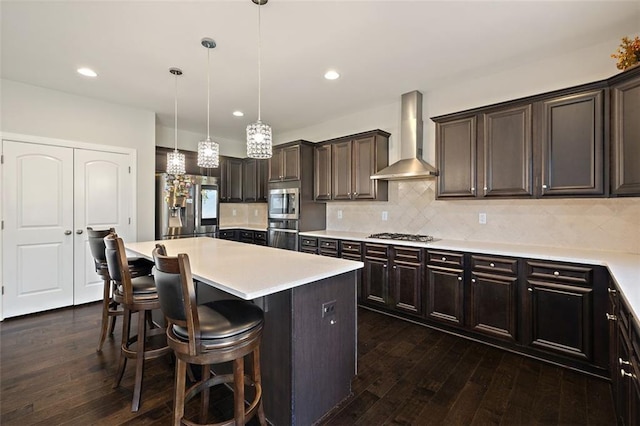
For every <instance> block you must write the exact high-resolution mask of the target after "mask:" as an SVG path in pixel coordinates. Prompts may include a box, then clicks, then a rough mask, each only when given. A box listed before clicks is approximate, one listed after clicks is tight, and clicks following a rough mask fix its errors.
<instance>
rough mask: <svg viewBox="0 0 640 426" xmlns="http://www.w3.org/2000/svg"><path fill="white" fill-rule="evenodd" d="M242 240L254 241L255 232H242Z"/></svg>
mask: <svg viewBox="0 0 640 426" xmlns="http://www.w3.org/2000/svg"><path fill="white" fill-rule="evenodd" d="M240 239H241V240H252V241H253V231H244V230H243V231H240Z"/></svg>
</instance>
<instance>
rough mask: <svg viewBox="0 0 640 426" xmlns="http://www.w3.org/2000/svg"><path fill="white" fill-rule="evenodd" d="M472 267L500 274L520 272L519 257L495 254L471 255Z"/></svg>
mask: <svg viewBox="0 0 640 426" xmlns="http://www.w3.org/2000/svg"><path fill="white" fill-rule="evenodd" d="M471 268H472V269H473V270H474V271H485V272H492V273H498V274H509V275H517V274H518V259H511V258H508V257H495V256H479V255H472V256H471Z"/></svg>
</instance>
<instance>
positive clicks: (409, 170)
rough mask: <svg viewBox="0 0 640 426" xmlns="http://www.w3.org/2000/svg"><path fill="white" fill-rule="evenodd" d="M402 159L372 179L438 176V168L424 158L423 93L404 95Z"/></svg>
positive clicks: (401, 140)
mask: <svg viewBox="0 0 640 426" xmlns="http://www.w3.org/2000/svg"><path fill="white" fill-rule="evenodd" d="M400 119H401V121H402V123H401V127H400V160H399V161H397V162H395V163H393V164H392V165H390V166H389V167H385V168H384V169H382V170H380V171H379V172H378V173H376V174H374V175H372V176H371V179H384V180H402V179H424V178H432V177H434V176H438V170H436V168H435V167H433V166H432V165H431V164H429V163H427V162H426V161H424V160H423V159H422V133H423V132H422V93H420V92H419V91H417V90H414V91H413V92H409V93H405V94H404V95H402V112H401V115H400Z"/></svg>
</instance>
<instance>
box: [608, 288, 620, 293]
mask: <svg viewBox="0 0 640 426" xmlns="http://www.w3.org/2000/svg"><path fill="white" fill-rule="evenodd" d="M607 291H608V292H609V294H617V293H618V292H617V291H616V290H615V289H613V288H607Z"/></svg>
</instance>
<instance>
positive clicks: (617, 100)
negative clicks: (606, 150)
mask: <svg viewBox="0 0 640 426" xmlns="http://www.w3.org/2000/svg"><path fill="white" fill-rule="evenodd" d="M639 117H640V67H636V68H634V69H632V70H629V71H625V72H624V73H621V74H619V75H617V76H616V77H613V78H612V79H611V148H612V149H611V193H612V194H614V195H616V196H621V195H633V196H640V119H639Z"/></svg>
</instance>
